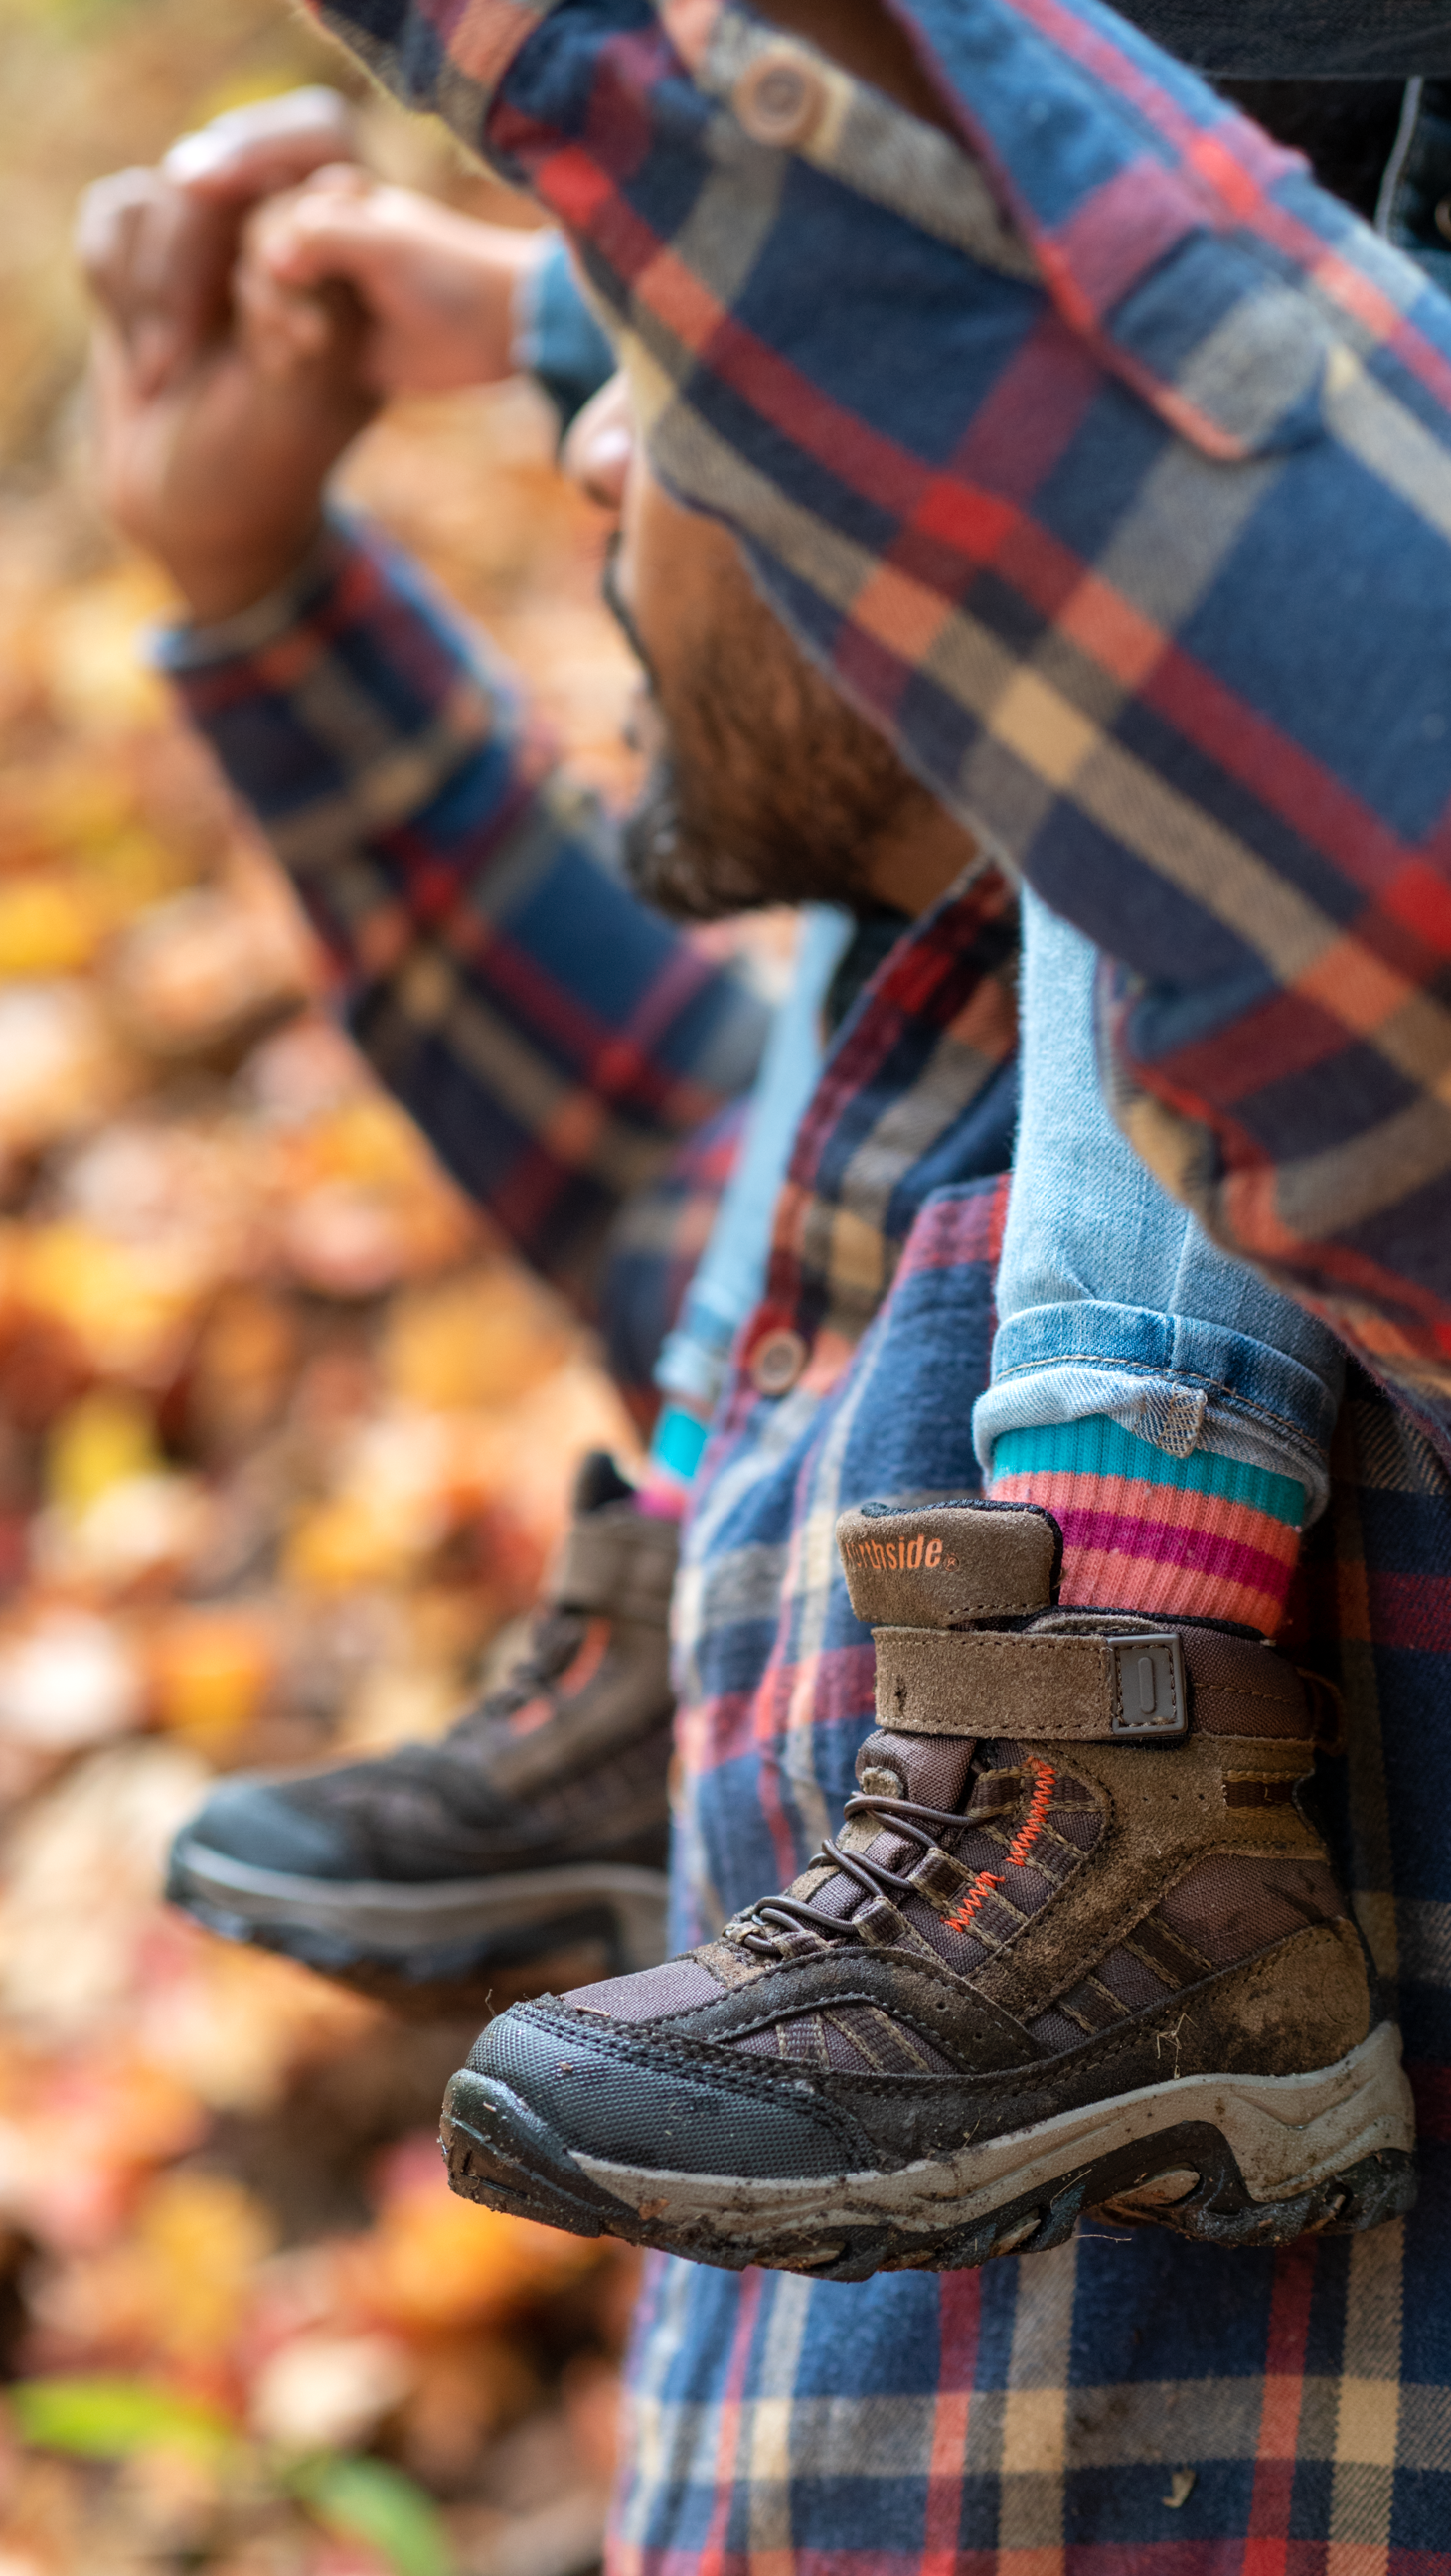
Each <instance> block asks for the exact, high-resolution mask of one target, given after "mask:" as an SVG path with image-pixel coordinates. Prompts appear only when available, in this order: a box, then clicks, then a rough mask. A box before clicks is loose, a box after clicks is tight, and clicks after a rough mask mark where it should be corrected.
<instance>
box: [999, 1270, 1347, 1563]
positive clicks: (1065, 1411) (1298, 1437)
mask: <svg viewBox="0 0 1451 2576" xmlns="http://www.w3.org/2000/svg"><path fill="white" fill-rule="evenodd" d="M1339 1409H1340V1394H1339V1387H1338V1385H1335V1386H1332V1385H1329V1384H1327V1383H1326V1381H1325V1380H1324V1379H1323V1378H1321V1377H1319V1376H1317V1375H1316V1373H1315V1371H1314V1370H1313V1369H1309V1368H1306V1367H1305V1366H1304V1365H1303V1364H1302V1362H1300V1361H1299V1360H1296V1359H1292V1358H1291V1357H1290V1356H1289V1354H1288V1353H1287V1352H1285V1351H1278V1350H1274V1349H1272V1348H1271V1346H1270V1345H1269V1344H1268V1343H1265V1342H1256V1341H1252V1340H1250V1339H1249V1337H1248V1336H1247V1335H1245V1334H1243V1333H1234V1332H1230V1331H1229V1330H1228V1329H1227V1328H1226V1327H1225V1326H1223V1325H1220V1324H1204V1323H1199V1322H1197V1321H1196V1320H1194V1319H1193V1318H1192V1317H1185V1316H1182V1315H1160V1314H1153V1313H1150V1312H1148V1311H1147V1310H1146V1309H1143V1308H1140V1307H1136V1306H1112V1305H1101V1304H1097V1303H1094V1302H1092V1301H1090V1300H1083V1301H1081V1302H1074V1303H1072V1304H1065V1305H1061V1306H1034V1307H1032V1308H1029V1309H1026V1310H1025V1311H1024V1312H1023V1313H1022V1314H1020V1315H1015V1316H1014V1317H1013V1318H1012V1319H1011V1321H1010V1322H1008V1323H1006V1324H1004V1325H1003V1326H1001V1328H1000V1330H999V1332H998V1334H997V1337H996V1339H995V1341H994V1343H993V1374H992V1384H991V1386H990V1387H989V1388H988V1390H987V1392H986V1394H985V1395H982V1396H980V1397H979V1398H978V1401H977V1403H976V1405H975V1406H974V1407H973V1416H972V1434H973V1446H974V1448H975V1450H976V1452H977V1456H978V1459H979V1461H980V1462H981V1465H982V1469H983V1473H984V1475H987V1476H990V1475H991V1473H992V1462H993V1449H994V1445H995V1443H996V1442H997V1441H998V1440H999V1439H1000V1438H1001V1437H1002V1435H1003V1433H1004V1432H1007V1431H1033V1430H1037V1429H1039V1428H1040V1427H1041V1426H1042V1425H1044V1424H1045V1423H1056V1422H1082V1421H1084V1420H1085V1419H1086V1418H1087V1417H1088V1415H1090V1414H1094V1413H1106V1414H1108V1415H1109V1417H1110V1418H1111V1419H1112V1420H1113V1421H1115V1422H1117V1423H1119V1424H1120V1425H1121V1426H1122V1428H1123V1429H1124V1430H1125V1431H1132V1432H1134V1433H1135V1434H1136V1435H1137V1437H1138V1438H1139V1439H1140V1440H1147V1441H1149V1442H1151V1443H1152V1445H1153V1446H1154V1447H1155V1448H1156V1449H1162V1450H1163V1451H1164V1452H1165V1453H1166V1455H1167V1456H1169V1457H1173V1458H1187V1457H1189V1456H1191V1455H1192V1453H1193V1452H1194V1451H1195V1450H1196V1449H1201V1450H1208V1451H1210V1452H1211V1453H1213V1454H1214V1455H1215V1456H1217V1457H1221V1458H1238V1459H1241V1460H1243V1461H1244V1462H1245V1463H1246V1464H1247V1465H1249V1466H1252V1467H1263V1468H1266V1469H1268V1470H1269V1472H1270V1473H1271V1474H1272V1475H1277V1476H1292V1477H1294V1478H1296V1479H1297V1480H1298V1482H1299V1483H1300V1484H1301V1485H1303V1486H1304V1488H1305V1496H1306V1509H1305V1519H1306V1523H1307V1524H1308V1523H1309V1522H1310V1521H1313V1520H1315V1519H1316V1518H1318V1516H1319V1514H1320V1513H1321V1512H1322V1511H1323V1510H1324V1508H1325V1505H1326V1502H1327V1501H1328V1499H1329V1493H1330V1470H1329V1449H1330V1438H1331V1434H1332V1432H1333V1430H1334V1427H1335V1417H1336V1414H1337V1413H1338V1411H1339Z"/></svg>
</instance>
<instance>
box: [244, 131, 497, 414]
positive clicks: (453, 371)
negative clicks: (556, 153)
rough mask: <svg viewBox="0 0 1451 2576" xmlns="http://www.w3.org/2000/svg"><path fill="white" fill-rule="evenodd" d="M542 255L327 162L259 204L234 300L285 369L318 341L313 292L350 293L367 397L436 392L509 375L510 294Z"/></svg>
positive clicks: (320, 330)
mask: <svg viewBox="0 0 1451 2576" xmlns="http://www.w3.org/2000/svg"><path fill="white" fill-rule="evenodd" d="M543 246H544V236H543V235H542V234H541V233H538V232H516V231H513V230H511V229H509V228H507V227H505V226H503V225H500V224H481V223H476V222H474V221H473V220H472V218H470V217H469V216H467V215H460V214H456V213H454V211H453V210H452V209H451V208H450V207H448V206H441V205H438V204H437V203H436V202H435V201H434V199H432V198H431V197H421V196H417V195H415V194H414V192H413V191H412V190H411V189H408V188H394V187H389V186H387V185H386V184H385V183H384V182H382V181H380V180H376V179H371V178H369V176H368V175H367V173H366V172H365V171H363V170H360V169H359V168H358V167H357V165H356V164H355V163H346V162H343V163H335V164H333V165H332V166H331V167H329V168H326V169H322V170H319V171H317V172H316V173H315V174H314V175H313V176H312V177H310V178H308V179H306V180H305V181H304V182H303V184H302V185H301V186H300V187H295V188H291V189H289V190H288V191H287V192H286V193H285V194H282V195H277V196H271V197H268V198H267V199H266V200H265V201H264V202H263V203H262V204H261V205H260V206H259V207H258V208H257V210H256V212H255V213H254V214H253V216H252V218H251V221H250V223H249V224H248V227H247V230H246V233H245V236H244V240H243V248H242V256H241V259H240V260H239V262H238V265H237V269H236V272H235V274H234V277H233V282H232V284H233V294H234V297H235V299H236V305H237V312H238V318H239V322H240V323H241V325H242V327H243V328H244V329H245V330H246V332H247V333H248V335H249V337H250V339H251V341H252V344H253V346H254V347H255V348H257V349H258V351H259V352H264V353H265V352H268V351H274V352H275V353H276V357H277V361H278V363H279V364H285V363H286V362H287V360H288V359H289V358H290V357H301V356H311V355H313V354H314V353H315V352H316V351H318V350H319V349H321V348H322V347H323V346H324V345H325V341H326V336H327V332H328V327H329V325H328V318H327V314H326V311H325V309H324V307H323V305H322V304H321V303H320V302H319V296H320V294H321V293H322V291H323V290H325V289H336V288H338V287H340V286H341V287H346V288H348V289H350V290H351V294H352V297H353V299H354V301H355V303H356V307H357V309H358V312H359V317H360V330H361V338H360V343H359V363H360V365H361V367H362V371H363V376H364V379H365V381H366V383H367V385H368V387H369V389H370V391H372V392H373V393H375V394H378V395H380V396H385V397H386V396H388V395H393V394H417V393H444V392H449V391H451V390H452V389H453V388H454V387H456V386H459V385H472V384H490V383H493V382H496V381H497V380H498V378H500V377H501V376H506V375H508V374H509V373H510V372H511V370H512V367H513V364H514V358H513V345H514V306H515V297H516V294H517V291H518V288H519V285H520V282H521V280H522V279H523V277H524V276H525V275H526V274H527V272H528V271H529V270H530V269H531V268H532V267H534V266H535V265H536V264H537V262H538V260H539V257H540V254H541V252H542V249H543Z"/></svg>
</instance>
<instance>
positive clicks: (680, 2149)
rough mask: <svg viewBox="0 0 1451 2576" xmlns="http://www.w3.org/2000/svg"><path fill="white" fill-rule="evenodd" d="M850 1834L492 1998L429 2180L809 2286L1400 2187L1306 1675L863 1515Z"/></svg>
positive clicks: (1189, 2231) (1391, 2053)
mask: <svg viewBox="0 0 1451 2576" xmlns="http://www.w3.org/2000/svg"><path fill="white" fill-rule="evenodd" d="M837 1535H838V1540H839V1543H840V1546H841V1551H842V1556H843V1560H844V1562H845V1566H846V1571H847V1580H848V1584H849V1587H850V1590H851V1597H852V1602H853V1606H854V1607H855V1609H856V1611H857V1613H858V1616H859V1617H861V1618H862V1619H864V1620H867V1621H868V1622H870V1623H871V1625H872V1629H873V1635H874V1638H875V1642H876V1650H877V1732H876V1733H875V1734H873V1735H871V1736H869V1737H868V1739H867V1741H866V1743H865V1744H864V1745H863V1747H862V1750H861V1753H860V1755H859V1756H858V1761H857V1779H858V1781H859V1783H860V1794H859V1795H858V1796H857V1797H855V1798H852V1799H851V1800H850V1801H849V1802H848V1804H847V1809H846V1820H845V1824H844V1826H843V1829H842V1831H841V1832H840V1833H839V1834H838V1836H837V1837H836V1838H835V1839H834V1840H833V1841H832V1842H829V1843H828V1844H826V1845H825V1846H824V1847H823V1849H822V1851H821V1853H820V1854H819V1855H818V1857H817V1859H816V1861H815V1862H813V1864H812V1865H811V1867H810V1868H809V1869H808V1870H807V1871H806V1872H805V1873H804V1875H803V1876H802V1877H800V1878H799V1879H798V1880H797V1881H796V1882H795V1884H794V1886H793V1887H791V1888H790V1889H789V1891H788V1892H787V1893H786V1894H785V1895H783V1896H778V1897H772V1898H767V1899H765V1900H763V1901H762V1902H760V1903H758V1904H756V1905H754V1906H752V1907H750V1908H748V1909H747V1911H746V1912H745V1913H744V1914H741V1915H739V1916H737V1917H736V1919H735V1920H734V1921H733V1922H732V1923H730V1924H728V1925H727V1926H726V1929H725V1931H724V1933H723V1934H722V1935H721V1937H720V1938H719V1939H718V1940H716V1941H712V1942H709V1943H707V1944H706V1945H705V1946H704V1947H703V1948H702V1949H699V1950H696V1951H693V1952H691V1953H689V1954H688V1955H687V1956H685V1957H683V1958H678V1959H673V1960H670V1961H668V1962H667V1963H666V1964H665V1965H664V1966H663V1967H661V1968H657V1969H654V1970H651V1971H649V1972H647V1973H645V1974H642V1975H636V1976H629V1977H624V1978H621V1979H618V1980H615V1981H612V1982H610V1983H607V1984H604V1985H598V1986H593V1987H586V1988H583V1989H581V1990H579V1991H577V1992H576V1993H575V1994H574V1995H572V1996H571V1997H570V1999H569V2000H568V2001H567V2002H559V2001H556V2000H555V1999H554V1998H552V1997H545V1998H543V1999H542V2000H540V2001H538V2002H536V2003H530V2004H523V2005H519V2006H516V2007H515V2008H514V2010H513V2011H511V2012H508V2013H505V2014H504V2015H503V2016H502V2017H501V2018H500V2019H499V2020H497V2021H495V2022H494V2023H493V2024H492V2025H491V2027H490V2028H489V2029H488V2030H487V2031H486V2032H485V2033H484V2035H483V2037H482V2038H481V2040H480V2041H479V2043H478V2046H477V2048H476V2049H475V2051H474V2053H473V2056H472V2057H471V2059H470V2061H469V2064H468V2066H467V2068H466V2069H465V2070H464V2071H463V2072H462V2073H460V2074H459V2075H457V2076H455V2078H454V2080H453V2083H452V2085H451V2086H450V2088H449V2097H448V2101H447V2103H446V2105H445V2116H444V2143H445V2146H446V2149H447V2152H448V2157H449V2169H450V2175H451V2178H452V2181H453V2183H454V2187H455V2189H457V2190H459V2191H462V2192H464V2193H466V2194H469V2195H470V2196H472V2197H473V2198H475V2199H478V2200H481V2201H485V2202H487V2203H489V2204H490V2205H492V2206H495V2207H500V2208H506V2209H513V2210H518V2211H522V2212H524V2213H526V2214H527V2215H529V2216H531V2217H535V2218H540V2219H544V2220H546V2221H548V2222H549V2223H551V2224H552V2225H555V2226H558V2227H566V2228H572V2229H574V2230H575V2231H576V2232H578V2233H582V2234H587V2235H593V2234H597V2233H600V2232H602V2231H603V2232H607V2233H610V2234H613V2235H618V2236H623V2237H627V2238H629V2239H631V2240H632V2241H634V2242H636V2243H642V2244H648V2245H658V2246H664V2247H668V2248H669V2249H670V2250H671V2251H673V2252H676V2253H679V2254H685V2255H689V2256H692V2257H694V2258H695V2259H696V2260H698V2261H702V2262H709V2263H719V2264H725V2265H728V2266H732V2267H734V2266H738V2265H743V2264H747V2263H764V2264H770V2265H775V2266H778V2267H784V2268H786V2269H789V2270H800V2271H809V2272H812V2273H815V2274H817V2275H818V2276H821V2277H824V2278H831V2279H839V2280H849V2279H857V2278H860V2277H861V2276H862V2275H864V2274H866V2273H868V2272H871V2271H874V2270H881V2269H897V2268H903V2267H909V2266H922V2267H925V2268H928V2269H938V2270H943V2269H950V2268H953V2267H956V2266H959V2265H964V2264H974V2263H981V2262H983V2261H985V2260H986V2259H987V2257H988V2256H989V2255H992V2254H1000V2253H1007V2252H1010V2251H1016V2250H1024V2251H1027V2250H1030V2249H1031V2250H1036V2249H1038V2248H1043V2247H1048V2246H1052V2245H1057V2244H1060V2243H1061V2242H1062V2240H1063V2239H1064V2237H1065V2236H1066V2235H1067V2234H1068V2233H1069V2231H1070V2230H1071V2228H1072V2227H1073V2225H1074V2222H1075V2220H1076V2219H1077V2217H1078V2216H1079V2213H1080V2212H1081V2211H1083V2210H1085V2209H1091V2208H1103V2207H1107V2208H1109V2209H1111V2210H1112V2211H1113V2212H1114V2214H1115V2215H1116V2216H1117V2217H1119V2218H1125V2219H1133V2220H1141V2221H1152V2222H1153V2223H1155V2224H1157V2225H1160V2226H1165V2227H1172V2228H1175V2229H1177V2230H1178V2231H1179V2232H1180V2233H1181V2234H1183V2235H1186V2236H1190V2237H1194V2238H1197V2239H1199V2240H1201V2241H1204V2242H1206V2243H1210V2244H1221V2245H1268V2244H1283V2243H1285V2242H1287V2241H1288V2240H1289V2239H1291V2238H1292V2237H1295V2236H1297V2235H1299V2234H1301V2233H1302V2232H1304V2231H1305V2230H1307V2229H1331V2230H1335V2231H1340V2232H1344V2231H1348V2230H1353V2229H1359V2228H1364V2227H1372V2226H1375V2225H1377V2224H1378V2223H1379V2222H1380V2221H1381V2220H1382V2219H1384V2218H1388V2217H1390V2216H1392V2215H1394V2214H1396V2213H1398V2212H1400V2211H1402V2210H1404V2209H1406V2208H1408V2207H1409V2206H1410V2204H1411V2200H1412V2198H1413V2195H1414V2173H1413V2167H1412V2162H1411V2147H1412V2114H1411V2105H1410V2097H1409V2092H1408V2088H1407V2086H1406V2082H1405V2078H1404V2076H1403V2075H1402V2073H1401V2067H1400V2044H1399V2037H1398V2034H1397V2032H1396V2030H1395V2029H1394V2027H1393V2026H1392V2024H1391V2023H1389V2022H1388V2021H1386V2020H1385V2019H1384V2018H1382V2017H1381V2015H1380V2013H1379V2011H1378V2007H1377V2004H1376V2001H1375V1998H1374V1994H1373V1990H1372V1985H1371V1981H1370V1977H1369V1974H1368V1971H1367V1965H1366V1959H1365V1954H1364V1951H1363V1948H1362V1945H1361V1941H1360V1938H1359V1935H1358V1934H1357V1932H1356V1930H1355V1928H1354V1926H1353V1924H1352V1923H1351V1921H1350V1920H1349V1916H1348V1911H1347V1907H1346V1903H1345V1900H1344V1898H1343V1896H1342V1894H1341V1891H1340V1889H1339V1887H1338V1885H1337V1883H1336V1879H1335V1875H1334V1872H1333V1870H1332V1868H1331V1865H1330V1860H1329V1856H1328V1853H1327V1851H1326V1848H1325V1845H1324V1843H1323V1841H1322V1840H1321V1838H1320V1835H1319V1833H1318V1832H1317V1831H1316V1829H1315V1827H1314V1825H1313V1824H1312V1823H1311V1822H1310V1821H1309V1820H1308V1818H1307V1816H1306V1815H1305V1813H1304V1812H1303V1810H1302V1807H1301V1803H1300V1796H1299V1791H1300V1785H1301V1783H1302V1782H1304V1781H1305V1780H1306V1779H1307V1778H1308V1777H1309V1774H1310V1772H1311V1770H1312V1768H1313V1731H1314V1730H1313V1721H1312V1717H1311V1713H1310V1710H1309V1708H1308V1706H1307V1703H1306V1698H1305V1693H1304V1691H1303V1689H1302V1686H1301V1683H1300V1681H1299V1679H1298V1677H1297V1675H1296V1674H1295V1672H1294V1671H1293V1669H1292V1668H1291V1667H1290V1665H1289V1664H1287V1663H1286V1662H1285V1661H1284V1660H1283V1659H1282V1658H1281V1657H1280V1656H1279V1655H1277V1654H1276V1653H1275V1651H1274V1650H1273V1648H1271V1647H1268V1646H1265V1645H1262V1644H1260V1643H1258V1642H1256V1641H1255V1640H1253V1639H1252V1638H1250V1637H1248V1636H1247V1635H1246V1634H1245V1633H1244V1632H1242V1631H1237V1630H1234V1629H1226V1628H1223V1627H1218V1626H1212V1625H1209V1624H1207V1623H1196V1622H1178V1623H1175V1622H1171V1621H1168V1620H1149V1619H1143V1618H1138V1617H1131V1616H1126V1615H1119V1614H1115V1613H1112V1612H1097V1611H1092V1610H1065V1611H1059V1610H1056V1609H1055V1608H1054V1607H1053V1602H1054V1595H1055V1585H1056V1576H1057V1566H1058V1559H1059V1554H1060V1543H1059V1535H1058V1529H1057V1524H1056V1523H1055V1522H1054V1521H1053V1520H1052V1519H1051V1518H1050V1516H1049V1515H1048V1514H1047V1513H1046V1512H1042V1511H1039V1510H1036V1509H1034V1508H1032V1507H1031V1506H1026V1505H1014V1504H991V1503H949V1504H940V1505H936V1506H934V1507H931V1508H928V1509H924V1510H899V1509H895V1508H891V1509H889V1508H886V1507H878V1506H873V1505H868V1506H867V1507H866V1508H865V1509H864V1510H862V1511H859V1512H850V1513H847V1514H846V1515H845V1516H844V1518H843V1519H842V1521H841V1522H840V1523H839V1524H838V1533H837Z"/></svg>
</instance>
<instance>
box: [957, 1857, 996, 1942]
mask: <svg viewBox="0 0 1451 2576" xmlns="http://www.w3.org/2000/svg"><path fill="white" fill-rule="evenodd" d="M1002 1883H1003V1882H1002V1880H1001V1879H1000V1878H998V1877H996V1876H995V1875H994V1873H993V1871H992V1870H990V1869H980V1870H979V1871H978V1874H977V1876H976V1878H975V1879H974V1880H973V1882H972V1887H971V1889H970V1891H969V1893H968V1894H967V1895H966V1896H965V1897H964V1898H963V1900H962V1903H961V1904H960V1905H959V1907H958V1908H957V1911H956V1913H955V1914H949V1915H948V1917H947V1928H948V1930H949V1932H965V1931H966V1930H967V1927H968V1925H969V1923H970V1922H971V1921H972V1918H973V1916H974V1914H976V1913H977V1911H978V1909H979V1907H980V1906H982V1905H985V1904H986V1902H987V1892H988V1889H989V1888H990V1887H1001V1886H1002Z"/></svg>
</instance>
